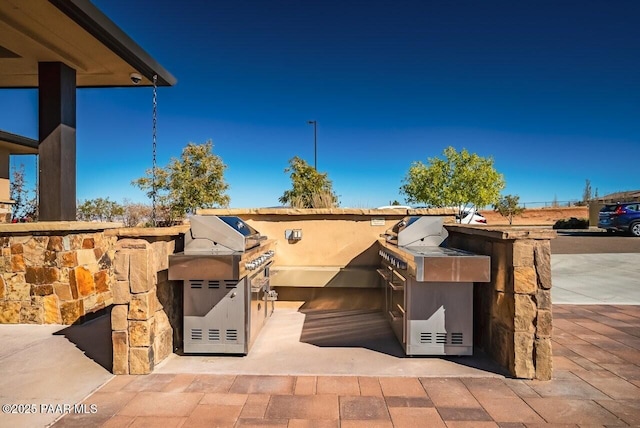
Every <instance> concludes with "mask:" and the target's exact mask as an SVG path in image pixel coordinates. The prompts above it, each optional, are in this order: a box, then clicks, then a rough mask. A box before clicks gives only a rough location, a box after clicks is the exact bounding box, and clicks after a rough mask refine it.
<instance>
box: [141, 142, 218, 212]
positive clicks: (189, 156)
mask: <svg viewBox="0 0 640 428" xmlns="http://www.w3.org/2000/svg"><path fill="white" fill-rule="evenodd" d="M226 168H227V166H226V165H225V164H224V162H222V158H220V157H219V156H217V155H215V154H213V143H212V142H211V140H209V141H207V142H206V143H204V144H195V143H189V144H187V146H186V147H185V148H184V149H182V154H181V156H180V158H179V159H177V158H172V159H171V161H170V162H169V165H167V166H166V167H165V168H161V167H157V168H156V180H155V191H156V201H157V203H158V204H159V205H160V211H161V213H162V216H163V217H164V220H165V221H167V222H169V223H172V222H174V221H176V220H179V219H182V218H184V217H185V215H187V214H193V213H195V211H196V209H197V208H213V207H215V206H222V207H226V206H228V205H229V201H230V198H229V196H228V195H227V194H226V191H227V190H228V189H229V185H228V184H227V183H226V182H225V180H224V171H225V170H226ZM132 184H133V185H135V186H137V187H139V188H140V189H142V190H145V191H146V192H147V195H148V196H149V198H152V197H153V193H154V186H153V184H154V183H153V170H152V169H148V170H147V171H146V176H145V177H142V178H138V179H137V180H134V181H133V183H132Z"/></svg>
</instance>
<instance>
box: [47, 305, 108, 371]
mask: <svg viewBox="0 0 640 428" xmlns="http://www.w3.org/2000/svg"><path fill="white" fill-rule="evenodd" d="M54 335H56V336H64V337H65V338H67V340H68V341H69V342H71V343H73V344H74V345H76V347H77V348H78V349H80V350H81V351H82V352H84V354H85V355H86V356H87V357H89V358H91V359H92V360H93V361H95V362H96V363H97V364H99V365H101V366H102V367H104V368H105V369H106V370H108V371H109V372H111V370H112V369H113V345H112V341H111V307H109V308H105V309H103V310H101V311H98V312H96V313H95V314H92V315H91V317H90V318H84V319H83V321H82V322H81V323H78V324H73V325H70V326H69V327H66V328H64V329H62V330H60V331H57V332H55V333H54Z"/></svg>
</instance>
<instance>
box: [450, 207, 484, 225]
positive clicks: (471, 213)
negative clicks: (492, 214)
mask: <svg viewBox="0 0 640 428" xmlns="http://www.w3.org/2000/svg"><path fill="white" fill-rule="evenodd" d="M456 223H460V224H487V219H486V218H484V216H482V215H480V214H478V212H477V211H475V210H463V211H462V219H460V215H459V214H457V215H456Z"/></svg>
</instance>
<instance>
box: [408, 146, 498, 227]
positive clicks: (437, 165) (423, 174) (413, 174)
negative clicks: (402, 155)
mask: <svg viewBox="0 0 640 428" xmlns="http://www.w3.org/2000/svg"><path fill="white" fill-rule="evenodd" d="M443 155H444V159H440V158H437V157H433V158H428V165H425V164H423V163H422V162H420V161H418V162H413V163H412V164H411V166H410V167H409V171H408V172H407V175H406V176H405V178H404V180H403V182H404V184H403V185H402V186H401V187H400V192H401V193H403V194H404V195H406V199H407V202H409V203H424V204H427V205H431V206H433V207H441V208H442V207H456V208H457V209H458V214H459V215H460V218H462V217H464V216H463V211H464V209H465V208H466V207H468V206H471V207H472V208H473V207H483V206H486V205H490V204H493V203H496V202H497V201H498V200H499V198H500V191H501V190H502V189H503V188H504V177H503V176H502V174H500V173H498V172H497V171H496V170H495V168H494V167H493V158H490V157H489V158H483V157H481V156H478V155H477V154H475V153H469V152H468V151H467V150H466V149H462V151H460V152H458V151H456V149H454V148H453V147H447V148H446V149H444V152H443Z"/></svg>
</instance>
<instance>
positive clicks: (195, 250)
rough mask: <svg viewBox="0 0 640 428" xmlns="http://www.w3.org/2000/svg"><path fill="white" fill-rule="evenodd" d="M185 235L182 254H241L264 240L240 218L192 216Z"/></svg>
mask: <svg viewBox="0 0 640 428" xmlns="http://www.w3.org/2000/svg"><path fill="white" fill-rule="evenodd" d="M190 223H191V228H190V230H189V232H188V233H187V234H186V235H185V242H184V244H185V245H184V254H229V253H242V252H245V251H247V250H249V249H251V248H253V247H256V246H258V245H260V241H262V240H263V239H264V238H263V237H262V236H261V235H260V233H259V232H258V231H257V230H255V229H254V228H253V227H251V226H249V225H248V224H247V223H245V222H244V220H242V219H241V218H240V217H235V216H198V215H196V216H193V217H191V219H190Z"/></svg>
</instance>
